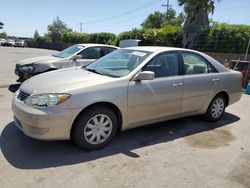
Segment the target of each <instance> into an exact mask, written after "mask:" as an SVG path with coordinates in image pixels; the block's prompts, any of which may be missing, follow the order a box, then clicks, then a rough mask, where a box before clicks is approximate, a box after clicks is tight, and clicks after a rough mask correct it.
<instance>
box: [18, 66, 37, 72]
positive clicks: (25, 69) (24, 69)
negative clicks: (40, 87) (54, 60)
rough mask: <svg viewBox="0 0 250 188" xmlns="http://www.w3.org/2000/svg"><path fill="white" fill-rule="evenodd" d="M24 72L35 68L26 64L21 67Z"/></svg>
mask: <svg viewBox="0 0 250 188" xmlns="http://www.w3.org/2000/svg"><path fill="white" fill-rule="evenodd" d="M19 70H20V71H22V72H32V71H33V70H34V67H33V66H32V65H24V66H21V67H20V68H19Z"/></svg>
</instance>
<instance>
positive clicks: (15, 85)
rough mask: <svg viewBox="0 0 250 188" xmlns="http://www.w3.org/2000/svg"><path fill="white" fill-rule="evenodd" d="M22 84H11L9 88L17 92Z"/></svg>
mask: <svg viewBox="0 0 250 188" xmlns="http://www.w3.org/2000/svg"><path fill="white" fill-rule="evenodd" d="M20 86H21V84H11V85H9V88H8V90H9V91H10V92H12V93H15V92H16V91H17V90H18V89H19V87H20Z"/></svg>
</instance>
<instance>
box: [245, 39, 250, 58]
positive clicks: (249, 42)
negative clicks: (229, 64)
mask: <svg viewBox="0 0 250 188" xmlns="http://www.w3.org/2000/svg"><path fill="white" fill-rule="evenodd" d="M249 46H250V38H249V40H248V44H247V50H246V54H245V59H244V60H245V61H246V60H247V55H248V51H249Z"/></svg>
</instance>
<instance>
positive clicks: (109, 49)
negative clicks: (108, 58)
mask: <svg viewBox="0 0 250 188" xmlns="http://www.w3.org/2000/svg"><path fill="white" fill-rule="evenodd" d="M115 50H116V49H115V48H109V47H105V48H103V56H105V55H107V54H109V53H111V52H113V51H115Z"/></svg>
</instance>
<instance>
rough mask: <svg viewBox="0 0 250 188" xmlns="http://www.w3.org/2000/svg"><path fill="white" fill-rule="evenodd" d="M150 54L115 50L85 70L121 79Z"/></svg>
mask: <svg viewBox="0 0 250 188" xmlns="http://www.w3.org/2000/svg"><path fill="white" fill-rule="evenodd" d="M150 54H151V52H146V51H137V50H131V49H120V50H116V51H114V52H112V53H110V54H108V55H106V56H104V57H102V58H100V59H98V60H97V61H95V62H94V63H92V64H90V65H89V66H87V67H86V70H88V71H92V72H95V73H98V74H102V75H106V76H111V77H123V76H126V75H128V74H129V73H130V72H132V71H133V70H134V69H135V68H136V67H137V66H138V65H140V64H141V63H142V62H143V61H144V60H145V59H146V58H147V57H148V56H149V55H150Z"/></svg>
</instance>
